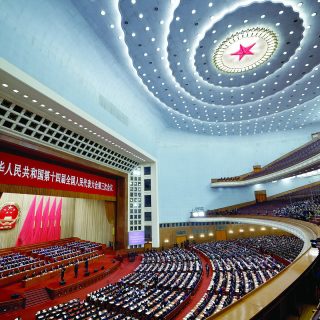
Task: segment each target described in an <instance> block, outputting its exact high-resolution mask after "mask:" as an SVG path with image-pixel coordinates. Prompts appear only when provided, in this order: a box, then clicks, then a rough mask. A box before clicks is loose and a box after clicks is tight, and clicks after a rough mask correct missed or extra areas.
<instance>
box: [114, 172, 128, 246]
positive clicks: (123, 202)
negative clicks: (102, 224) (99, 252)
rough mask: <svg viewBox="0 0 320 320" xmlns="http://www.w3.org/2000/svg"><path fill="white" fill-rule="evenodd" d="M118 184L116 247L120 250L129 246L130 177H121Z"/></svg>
mask: <svg viewBox="0 0 320 320" xmlns="http://www.w3.org/2000/svg"><path fill="white" fill-rule="evenodd" d="M117 185H118V187H117V206H116V212H115V235H114V239H115V241H114V247H115V249H116V250H119V249H125V248H127V246H128V214H127V213H128V179H127V178H119V179H118V180H117Z"/></svg>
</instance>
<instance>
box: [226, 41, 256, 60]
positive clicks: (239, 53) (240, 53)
mask: <svg viewBox="0 0 320 320" xmlns="http://www.w3.org/2000/svg"><path fill="white" fill-rule="evenodd" d="M255 44H256V43H254V44H251V45H250V46H248V47H244V46H243V45H242V44H240V49H239V50H238V51H237V52H234V53H231V54H230V55H231V56H239V61H241V59H242V58H243V57H244V56H246V55H251V56H252V55H254V53H253V52H252V51H250V50H251V49H252V48H253V46H255Z"/></svg>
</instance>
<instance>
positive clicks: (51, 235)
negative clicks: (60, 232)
mask: <svg viewBox="0 0 320 320" xmlns="http://www.w3.org/2000/svg"><path fill="white" fill-rule="evenodd" d="M56 204H57V199H56V198H54V200H53V204H52V207H51V209H50V213H49V218H48V233H47V241H51V240H54V236H55V232H54V231H55V230H54V217H55V214H56Z"/></svg>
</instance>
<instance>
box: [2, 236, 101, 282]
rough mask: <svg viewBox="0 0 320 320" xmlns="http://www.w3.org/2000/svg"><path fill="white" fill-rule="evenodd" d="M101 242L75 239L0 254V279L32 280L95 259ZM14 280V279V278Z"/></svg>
mask: <svg viewBox="0 0 320 320" xmlns="http://www.w3.org/2000/svg"><path fill="white" fill-rule="evenodd" d="M100 248H101V244H99V243H95V242H90V241H73V242H69V243H66V244H63V245H56V246H48V247H44V248H39V249H34V250H32V251H31V252H24V253H19V252H13V253H8V254H4V255H1V256H0V281H1V280H2V279H6V280H9V278H10V279H11V278H12V279H14V278H16V277H13V276H17V275H21V279H23V280H30V279H32V278H34V277H40V276H42V275H44V274H46V273H50V272H55V271H56V270H58V269H60V268H62V267H67V266H69V265H73V264H74V263H75V262H76V263H79V262H81V261H84V260H85V259H86V258H87V259H94V258H97V257H98V256H99V255H100V252H99V249H100ZM12 281H13V280H12Z"/></svg>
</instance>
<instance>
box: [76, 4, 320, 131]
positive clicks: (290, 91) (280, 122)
mask: <svg viewBox="0 0 320 320" xmlns="http://www.w3.org/2000/svg"><path fill="white" fill-rule="evenodd" d="M73 3H74V5H75V6H76V7H77V9H78V10H79V12H80V13H81V15H82V16H83V17H84V18H85V19H86V20H87V22H88V23H89V25H91V26H92V28H93V30H94V31H95V33H96V34H97V35H98V36H99V37H100V39H101V41H102V42H103V43H104V45H105V47H106V48H107V49H108V50H109V51H111V52H112V53H113V55H114V56H115V57H116V58H117V61H118V63H119V65H120V66H122V67H123V68H126V69H127V71H128V73H133V74H134V75H135V79H136V81H137V83H139V87H140V88H141V91H142V92H145V94H148V95H150V96H151V97H153V98H154V104H155V106H156V107H157V108H159V110H160V112H161V113H162V115H163V117H164V119H165V121H166V122H167V124H168V125H169V126H171V127H173V128H175V129H177V130H184V131H190V132H194V133H201V134H208V135H228V136H229V135H254V134H261V133H267V132H275V131H289V130H294V129H301V128H304V127H306V126H310V125H314V124H317V123H320V108H319V94H320V73H319V70H318V68H319V62H320V51H319V50H320V31H319V30H320V0H302V1H301V0H277V1H276V0H274V1H262V0H260V1H252V0H237V1H235V0H201V1H194V0H180V1H179V0H171V1H169V0H162V1H159V0H121V1H109V0H73Z"/></svg>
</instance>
